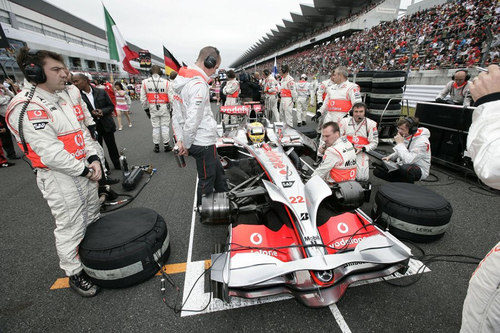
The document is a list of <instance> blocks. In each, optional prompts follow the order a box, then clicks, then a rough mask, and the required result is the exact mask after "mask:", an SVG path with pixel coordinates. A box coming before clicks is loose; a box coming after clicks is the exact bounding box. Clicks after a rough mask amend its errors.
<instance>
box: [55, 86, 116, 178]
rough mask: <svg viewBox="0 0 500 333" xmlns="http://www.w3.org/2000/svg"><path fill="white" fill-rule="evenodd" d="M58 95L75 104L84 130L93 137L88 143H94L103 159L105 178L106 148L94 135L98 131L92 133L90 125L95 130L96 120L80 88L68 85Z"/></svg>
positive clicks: (76, 113) (77, 115)
mask: <svg viewBox="0 0 500 333" xmlns="http://www.w3.org/2000/svg"><path fill="white" fill-rule="evenodd" d="M58 95H59V96H61V97H62V98H64V99H65V100H66V101H67V102H68V103H71V104H73V105H74V107H73V110H75V115H76V119H77V120H78V121H79V122H80V125H82V128H83V129H84V130H88V131H89V135H90V137H91V138H92V141H91V142H87V144H88V145H92V146H93V147H94V149H95V150H96V151H97V156H98V157H99V159H100V160H101V167H102V172H103V178H105V176H104V175H105V173H106V172H107V171H108V170H107V169H106V166H105V165H104V164H105V163H104V149H103V148H102V146H101V145H100V144H99V141H97V137H94V136H95V134H97V132H96V133H90V129H89V126H93V130H94V131H95V121H94V118H92V115H91V114H90V112H89V109H88V108H87V104H85V102H84V101H83V100H82V95H81V93H80V90H79V89H78V88H77V87H76V86H74V85H69V86H66V89H65V90H63V91H60V92H58ZM91 128H92V127H91Z"/></svg>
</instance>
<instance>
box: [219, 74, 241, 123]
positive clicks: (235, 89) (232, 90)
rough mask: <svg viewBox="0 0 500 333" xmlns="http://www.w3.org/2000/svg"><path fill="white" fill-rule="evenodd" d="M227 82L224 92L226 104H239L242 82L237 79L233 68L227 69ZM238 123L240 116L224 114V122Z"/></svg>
mask: <svg viewBox="0 0 500 333" xmlns="http://www.w3.org/2000/svg"><path fill="white" fill-rule="evenodd" d="M226 75H227V78H228V80H227V83H226V85H225V86H224V89H223V91H222V92H223V93H224V95H226V104H224V105H238V97H239V96H240V83H239V82H238V81H237V80H236V74H235V73H234V71H233V70H229V71H227V74H226ZM229 122H231V124H236V123H238V116H229V115H228V114H224V124H229Z"/></svg>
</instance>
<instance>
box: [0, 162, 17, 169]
mask: <svg viewBox="0 0 500 333" xmlns="http://www.w3.org/2000/svg"><path fill="white" fill-rule="evenodd" d="M13 165H16V163H13V162H5V163H2V164H0V168H8V167H11V166H13Z"/></svg>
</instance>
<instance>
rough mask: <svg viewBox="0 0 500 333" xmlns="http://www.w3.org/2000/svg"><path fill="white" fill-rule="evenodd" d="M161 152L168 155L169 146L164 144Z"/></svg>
mask: <svg viewBox="0 0 500 333" xmlns="http://www.w3.org/2000/svg"><path fill="white" fill-rule="evenodd" d="M163 151H164V152H165V153H168V152H169V151H172V147H170V145H169V144H168V143H165V144H164V145H163Z"/></svg>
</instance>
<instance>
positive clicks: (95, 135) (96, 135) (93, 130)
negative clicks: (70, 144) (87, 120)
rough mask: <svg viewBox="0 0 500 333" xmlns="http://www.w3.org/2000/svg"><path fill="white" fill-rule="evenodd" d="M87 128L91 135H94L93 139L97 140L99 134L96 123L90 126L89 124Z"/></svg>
mask: <svg viewBox="0 0 500 333" xmlns="http://www.w3.org/2000/svg"><path fill="white" fill-rule="evenodd" d="M87 128H88V129H89V132H90V136H91V137H92V139H94V140H97V137H98V134H97V129H96V125H89V126H87Z"/></svg>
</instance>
